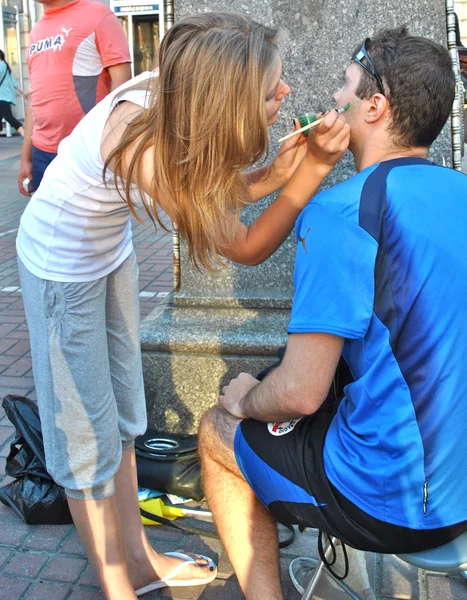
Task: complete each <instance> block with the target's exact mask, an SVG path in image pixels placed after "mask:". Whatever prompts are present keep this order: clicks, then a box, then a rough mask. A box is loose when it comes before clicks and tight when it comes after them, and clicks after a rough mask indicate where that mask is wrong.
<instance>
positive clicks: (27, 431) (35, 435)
mask: <svg viewBox="0 0 467 600" xmlns="http://www.w3.org/2000/svg"><path fill="white" fill-rule="evenodd" d="M2 406H3V408H4V409H5V412H6V415H7V417H8V418H9V420H10V421H11V423H12V424H13V425H14V426H15V429H16V435H15V438H14V440H13V442H12V443H11V446H10V453H9V455H8V457H7V459H6V469H5V471H6V474H7V475H9V476H10V477H14V478H15V481H12V482H11V483H9V484H7V485H6V486H4V487H2V488H0V502H2V503H3V504H6V505H7V506H10V507H11V508H12V509H13V510H14V511H15V512H16V513H17V514H18V515H19V516H20V517H22V518H23V519H24V521H25V522H26V523H28V524H29V525H46V524H47V525H62V524H66V523H71V522H72V519H71V514H70V511H69V508H68V502H67V499H66V494H65V491H64V489H63V488H62V487H60V486H59V485H57V484H56V483H55V482H54V481H53V480H52V478H51V477H50V475H49V474H48V473H47V469H46V466H45V454H44V444H43V441H42V430H41V422H40V418H39V411H38V409H37V405H36V403H35V402H33V401H32V400H30V399H29V398H25V397H24V396H13V395H8V396H5V398H4V399H3V402H2Z"/></svg>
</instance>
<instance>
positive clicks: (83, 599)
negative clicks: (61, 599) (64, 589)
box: [67, 587, 104, 600]
mask: <svg viewBox="0 0 467 600" xmlns="http://www.w3.org/2000/svg"><path fill="white" fill-rule="evenodd" d="M103 598H104V594H103V593H102V592H101V591H100V590H93V589H86V588H82V587H79V588H74V589H73V591H72V593H71V595H70V596H68V598H67V600H102V599H103Z"/></svg>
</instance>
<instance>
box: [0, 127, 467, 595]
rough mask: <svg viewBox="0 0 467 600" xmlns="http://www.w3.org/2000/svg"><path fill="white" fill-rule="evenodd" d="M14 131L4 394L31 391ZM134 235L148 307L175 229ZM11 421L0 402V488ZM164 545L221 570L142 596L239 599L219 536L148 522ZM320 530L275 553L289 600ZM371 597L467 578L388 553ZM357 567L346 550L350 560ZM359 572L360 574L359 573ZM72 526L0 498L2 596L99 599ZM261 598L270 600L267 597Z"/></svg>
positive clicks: (155, 299)
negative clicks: (39, 521)
mask: <svg viewBox="0 0 467 600" xmlns="http://www.w3.org/2000/svg"><path fill="white" fill-rule="evenodd" d="M19 142H20V139H19V137H13V138H10V139H6V138H3V137H0V399H1V398H3V396H5V395H6V394H9V393H10V394H20V395H25V396H29V397H30V398H33V399H34V398H35V395H34V381H33V376H32V369H31V357H30V351H29V337H28V331H27V326H26V321H25V316H24V310H23V305H22V300H21V290H20V288H19V280H18V271H17V265H16V253H15V245H14V241H15V236H16V231H17V228H18V224H19V219H20V216H21V214H22V212H23V210H24V208H25V206H26V204H27V201H28V200H27V199H26V198H25V197H24V196H21V195H20V194H19V192H18V191H17V187H16V177H17V173H18V169H19V155H20V149H21V147H20V143H19ZM134 242H135V248H136V253H137V257H138V263H139V267H140V287H141V295H140V298H141V312H142V317H144V316H145V315H147V314H148V313H149V312H150V311H151V310H152V309H153V308H154V307H155V306H157V305H158V304H160V303H161V302H163V301H164V299H165V298H166V296H167V294H168V293H169V292H170V291H171V290H172V285H173V275H172V247H171V236H170V234H167V233H165V232H160V231H158V232H154V229H153V228H152V226H147V227H144V226H142V225H140V224H138V223H136V222H135V223H134ZM12 435H13V427H12V425H11V424H10V422H9V421H8V419H7V417H6V416H5V414H4V412H3V409H2V408H0V486H2V485H4V484H6V483H7V482H8V480H9V478H8V477H7V476H5V462H6V456H7V455H8V452H9V447H10V442H11V440H12ZM147 529H148V533H149V536H150V538H151V540H152V542H153V544H154V546H155V547H156V548H157V549H158V550H161V551H168V550H175V549H179V548H183V549H186V550H190V551H196V552H202V553H204V554H208V555H210V556H212V557H213V558H216V559H218V560H219V574H218V578H217V579H216V580H215V582H213V583H211V584H210V585H209V586H207V587H206V588H202V587H201V588H180V589H178V590H177V589H173V590H164V591H161V592H158V593H154V594H148V595H147V596H145V597H146V598H159V599H161V600H163V599H169V598H173V599H185V600H197V599H198V598H199V599H202V600H223V599H225V600H237V599H240V598H242V595H241V593H240V591H239V587H238V584H237V581H236V578H235V576H234V575H233V573H232V567H231V565H230V563H229V561H228V559H227V557H226V554H225V552H224V549H223V548H222V545H221V544H220V542H219V541H217V540H212V539H209V538H202V537H199V536H195V535H188V534H184V533H181V532H176V531H174V530H171V529H169V528H166V527H152V528H150V527H149V528H147ZM316 554H317V553H316V532H314V531H311V530H308V531H306V532H305V533H304V534H303V535H300V534H299V535H298V536H297V540H296V541H295V542H294V544H293V545H291V546H289V547H288V548H286V549H284V550H283V551H282V552H281V569H282V576H283V584H284V597H285V599H286V600H296V599H298V598H299V595H298V594H297V593H296V592H295V590H294V589H293V588H292V586H291V583H290V580H289V577H288V574H287V567H288V564H289V562H290V561H291V560H292V559H293V558H295V557H297V556H301V555H309V556H316ZM365 560H366V565H367V570H368V574H369V578H370V582H371V584H372V587H373V589H374V590H375V593H376V594H377V597H378V598H380V599H385V600H392V599H397V600H402V599H413V600H467V586H466V583H465V582H464V581H463V580H461V579H459V578H457V577H449V578H448V577H445V576H444V575H442V574H432V573H426V572H424V571H419V570H417V569H415V568H412V567H410V566H409V565H407V564H406V563H403V562H402V561H400V560H399V559H397V558H395V557H394V556H376V555H372V554H367V555H366V557H365ZM352 563H353V564H354V567H355V565H356V564H359V565H361V564H362V561H360V560H357V559H356V558H355V556H354V560H352V554H351V557H350V567H351V569H352ZM357 575H358V574H357ZM102 597H103V596H102V594H101V592H100V591H99V588H98V586H97V583H96V579H95V577H94V575H93V573H92V569H91V567H90V566H89V564H88V562H87V559H86V556H85V553H84V550H83V548H82V545H81V543H80V541H79V538H78V535H77V533H76V530H75V528H74V527H73V526H72V525H55V526H45V525H42V526H28V525H25V524H24V523H23V522H22V521H21V520H19V519H18V518H17V517H16V516H15V514H14V512H13V511H12V510H11V509H9V508H6V507H4V506H3V505H1V504H0V600H94V599H98V598H102ZM319 597H320V598H323V599H325V600H339V599H342V598H344V595H343V594H341V593H340V592H337V591H336V590H335V589H334V588H333V587H332V586H330V585H329V584H327V583H325V582H324V583H323V584H322V585H321V587H320V589H319ZM265 600H268V599H267V598H265Z"/></svg>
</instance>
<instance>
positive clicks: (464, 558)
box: [302, 532, 467, 600]
mask: <svg viewBox="0 0 467 600" xmlns="http://www.w3.org/2000/svg"><path fill="white" fill-rule="evenodd" d="M337 543H338V540H337V538H331V540H330V541H328V542H327V544H326V546H325V548H324V554H325V555H327V552H328V551H329V549H330V548H331V544H334V546H336V544H337ZM396 556H398V557H399V558H400V559H402V560H403V561H405V562H407V563H409V564H411V565H413V566H414V567H418V568H419V569H425V570H427V571H439V572H442V573H459V574H460V575H461V576H462V577H464V579H467V532H466V533H463V534H462V535H460V536H459V537H457V538H456V539H455V540H453V541H452V542H449V543H448V544H445V545H444V546H439V547H438V548H432V549H431V550H424V551H423V552H414V553H412V554H397V555H396ZM323 572H325V573H326V575H327V576H328V577H331V578H332V579H333V580H334V582H335V583H337V585H338V586H339V587H340V588H341V589H342V590H343V591H344V592H346V593H347V594H348V595H349V596H350V597H351V598H352V599H353V600H363V599H362V597H361V596H359V595H358V594H357V593H356V592H354V590H352V588H350V587H349V586H348V585H347V584H346V583H345V582H344V581H342V580H340V579H337V578H336V577H334V576H333V575H332V573H330V572H329V571H328V570H327V569H326V566H325V564H324V563H323V561H322V560H318V562H317V564H316V567H315V569H314V572H313V575H312V577H311V579H310V581H309V583H308V586H307V587H306V589H305V592H304V593H303V596H302V600H312V598H313V592H314V590H315V589H316V586H317V585H318V582H319V580H320V577H321V576H322V574H323Z"/></svg>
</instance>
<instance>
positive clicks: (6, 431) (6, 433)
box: [0, 425, 15, 446]
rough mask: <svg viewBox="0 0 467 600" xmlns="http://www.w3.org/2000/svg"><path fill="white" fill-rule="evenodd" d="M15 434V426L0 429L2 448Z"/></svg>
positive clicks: (0, 444)
mask: <svg viewBox="0 0 467 600" xmlns="http://www.w3.org/2000/svg"><path fill="white" fill-rule="evenodd" d="M14 433H15V428H14V427H13V425H11V426H6V427H3V426H2V427H0V446H3V444H4V443H5V442H6V441H7V440H8V439H9V438H10V437H11V436H12V435H13V434H14Z"/></svg>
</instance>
